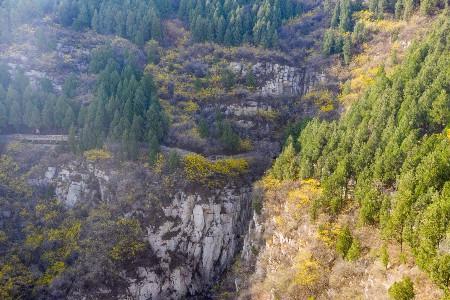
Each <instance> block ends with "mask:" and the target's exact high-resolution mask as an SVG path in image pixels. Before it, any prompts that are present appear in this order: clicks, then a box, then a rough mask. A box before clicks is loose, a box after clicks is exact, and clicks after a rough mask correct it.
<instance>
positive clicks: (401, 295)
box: [388, 277, 415, 300]
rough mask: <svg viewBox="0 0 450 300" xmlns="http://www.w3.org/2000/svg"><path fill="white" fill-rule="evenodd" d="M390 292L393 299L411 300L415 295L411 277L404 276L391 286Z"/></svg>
mask: <svg viewBox="0 0 450 300" xmlns="http://www.w3.org/2000/svg"><path fill="white" fill-rule="evenodd" d="M388 293H389V297H390V298H391V299H393V300H411V299H414V296H415V294H414V285H413V283H412V281H411V279H410V278H409V277H403V279H402V280H401V281H397V282H395V283H394V284H393V285H392V286H391V287H390V288H389V290H388Z"/></svg>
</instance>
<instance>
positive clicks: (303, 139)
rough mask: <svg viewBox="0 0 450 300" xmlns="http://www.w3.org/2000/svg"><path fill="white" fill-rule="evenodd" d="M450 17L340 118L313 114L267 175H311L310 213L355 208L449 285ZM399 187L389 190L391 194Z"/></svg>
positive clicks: (380, 74)
mask: <svg viewBox="0 0 450 300" xmlns="http://www.w3.org/2000/svg"><path fill="white" fill-rule="evenodd" d="M449 83H450V22H449V18H448V14H444V15H443V16H442V17H441V18H440V20H439V22H438V23H437V24H435V26H434V30H433V32H432V34H431V35H430V36H429V37H428V38H427V39H426V40H424V41H423V42H416V43H415V44H413V45H412V46H411V48H410V50H409V54H408V56H407V57H406V59H405V60H404V62H403V63H402V64H401V65H400V66H398V67H397V68H396V69H395V71H394V72H393V73H392V74H386V72H385V71H384V69H383V68H382V67H381V68H380V69H379V72H378V76H377V78H376V81H375V83H374V84H373V86H372V87H371V88H370V89H369V90H368V91H367V92H366V93H365V95H364V97H363V98H362V99H360V100H359V101H357V102H356V103H355V104H354V105H353V106H352V107H351V108H350V110H349V111H348V112H347V113H345V114H344V115H343V117H342V118H341V119H340V120H339V121H333V122H327V121H319V120H317V119H315V120H313V121H311V122H310V123H309V124H308V125H307V126H306V128H305V129H304V130H303V131H302V132H301V134H300V135H299V136H294V137H291V138H289V140H288V142H287V146H286V147H285V149H284V151H283V153H282V154H281V156H280V157H279V158H278V159H277V161H276V163H275V165H274V167H273V170H272V174H273V175H274V176H275V177H276V178H279V179H296V178H317V179H320V180H321V182H322V186H323V190H324V191H323V196H322V197H321V198H320V199H319V200H318V201H316V202H315V204H314V208H313V211H312V215H313V216H315V215H317V213H318V212H319V211H325V212H328V213H330V214H331V215H335V216H337V215H338V214H339V213H340V212H342V211H343V210H344V209H345V208H346V207H348V206H349V205H352V204H357V205H358V206H359V219H360V223H361V224H366V225H378V226H380V227H381V228H382V232H383V235H384V238H385V239H386V241H391V240H392V241H396V242H397V243H398V244H399V245H400V248H402V246H404V244H408V245H409V247H411V249H412V251H413V253H414V255H415V258H416V262H417V264H418V265H419V266H420V267H421V268H422V269H424V270H425V271H427V272H428V273H429V274H430V276H431V278H433V280H434V281H435V282H436V283H437V284H438V285H439V286H440V287H441V288H442V289H444V290H448V289H449V283H450V256H449V254H448V253H445V252H441V251H440V246H441V243H442V242H443V241H444V240H445V238H446V237H447V238H448V228H449V224H450V205H449V204H450V198H449V197H450V194H449V192H450V172H449V161H450V151H449V150H450V135H449V128H448V124H449V122H450V85H449ZM393 191H395V193H393Z"/></svg>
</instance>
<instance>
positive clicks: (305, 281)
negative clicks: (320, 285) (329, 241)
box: [293, 252, 321, 287]
mask: <svg viewBox="0 0 450 300" xmlns="http://www.w3.org/2000/svg"><path fill="white" fill-rule="evenodd" d="M293 268H294V270H295V276H294V278H293V283H294V284H295V285H299V286H302V287H311V286H313V285H314V284H315V283H316V282H317V281H318V279H319V278H320V276H321V274H320V273H321V272H320V269H321V267H320V264H319V263H318V261H317V260H316V259H314V258H313V257H312V255H311V254H310V253H302V252H299V253H298V254H297V255H296V257H295V259H294V265H293Z"/></svg>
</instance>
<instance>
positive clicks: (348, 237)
mask: <svg viewBox="0 0 450 300" xmlns="http://www.w3.org/2000/svg"><path fill="white" fill-rule="evenodd" d="M352 242H353V237H352V233H351V232H350V228H348V226H346V227H345V228H344V230H342V231H340V232H339V234H338V236H337V241H336V251H337V252H338V253H339V254H341V255H342V257H345V256H346V255H347V253H348V251H349V250H350V247H351V246H352Z"/></svg>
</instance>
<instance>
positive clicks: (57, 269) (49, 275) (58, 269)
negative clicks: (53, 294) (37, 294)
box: [38, 261, 66, 285]
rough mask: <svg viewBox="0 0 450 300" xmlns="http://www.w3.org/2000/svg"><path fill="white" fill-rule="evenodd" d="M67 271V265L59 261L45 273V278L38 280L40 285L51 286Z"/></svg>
mask: <svg viewBox="0 0 450 300" xmlns="http://www.w3.org/2000/svg"><path fill="white" fill-rule="evenodd" d="M65 269H66V265H65V264H64V262H62V261H58V262H56V263H54V264H53V265H51V266H50V267H49V268H48V269H47V271H46V272H45V274H44V276H42V277H41V278H40V279H39V280H38V284H40V285H49V284H50V283H51V282H52V281H53V279H55V278H56V277H57V276H58V275H59V274H61V273H62V272H64V270H65Z"/></svg>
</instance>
